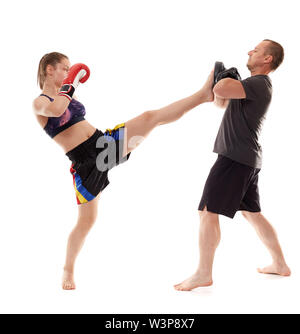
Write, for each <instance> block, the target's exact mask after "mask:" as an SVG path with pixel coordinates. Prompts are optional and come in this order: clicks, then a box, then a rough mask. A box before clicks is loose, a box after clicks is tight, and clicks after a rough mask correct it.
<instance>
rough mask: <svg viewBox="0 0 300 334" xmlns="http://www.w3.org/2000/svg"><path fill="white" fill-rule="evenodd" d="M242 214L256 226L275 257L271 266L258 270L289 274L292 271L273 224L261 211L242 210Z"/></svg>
mask: <svg viewBox="0 0 300 334" xmlns="http://www.w3.org/2000/svg"><path fill="white" fill-rule="evenodd" d="M242 214H243V216H244V217H245V218H246V219H247V220H248V221H249V222H250V224H251V225H252V226H253V227H254V229H255V230H256V233H257V234H258V236H259V238H260V239H261V241H262V242H263V243H264V244H265V246H266V247H267V248H268V250H269V252H270V254H271V256H272V259H273V263H272V264H271V265H270V266H267V267H265V268H262V269H261V268H258V269H257V270H258V272H260V273H263V274H278V275H282V276H289V275H290V274H291V271H290V268H289V267H288V266H287V264H286V262H285V259H284V256H283V253H282V250H281V247H280V244H279V241H278V238H277V234H276V232H275V230H274V228H273V227H272V225H271V224H270V223H269V222H268V220H267V219H266V218H265V217H264V216H263V215H262V214H261V212H249V211H242Z"/></svg>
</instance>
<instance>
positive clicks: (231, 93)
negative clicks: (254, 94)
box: [213, 78, 246, 99]
mask: <svg viewBox="0 0 300 334" xmlns="http://www.w3.org/2000/svg"><path fill="white" fill-rule="evenodd" d="M213 92H214V94H215V96H217V97H218V98H223V99H244V98H246V93H245V90H244V87H243V85H242V84H241V82H240V81H239V80H235V79H231V78H225V79H222V80H220V81H218V82H217V84H216V85H215V87H214V88H213Z"/></svg>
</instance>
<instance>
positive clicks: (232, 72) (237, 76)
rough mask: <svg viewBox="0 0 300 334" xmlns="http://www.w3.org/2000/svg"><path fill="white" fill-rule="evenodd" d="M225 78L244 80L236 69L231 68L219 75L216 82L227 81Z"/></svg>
mask: <svg viewBox="0 0 300 334" xmlns="http://www.w3.org/2000/svg"><path fill="white" fill-rule="evenodd" d="M225 78H231V79H235V80H242V78H241V76H240V74H239V72H238V70H237V69H236V68H235V67H231V68H229V69H228V70H225V71H223V72H220V73H218V75H217V77H216V82H218V81H220V80H222V79H225Z"/></svg>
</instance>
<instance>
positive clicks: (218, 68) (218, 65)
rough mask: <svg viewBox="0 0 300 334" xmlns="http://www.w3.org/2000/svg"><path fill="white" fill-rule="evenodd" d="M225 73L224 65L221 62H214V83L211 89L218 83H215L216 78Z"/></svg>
mask: <svg viewBox="0 0 300 334" xmlns="http://www.w3.org/2000/svg"><path fill="white" fill-rule="evenodd" d="M224 71H226V68H225V66H224V64H223V63H222V62H221V61H216V62H215V70H214V83H213V87H214V85H215V84H216V83H217V82H218V81H217V77H218V75H219V74H220V73H221V72H224Z"/></svg>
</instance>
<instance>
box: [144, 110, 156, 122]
mask: <svg viewBox="0 0 300 334" xmlns="http://www.w3.org/2000/svg"><path fill="white" fill-rule="evenodd" d="M142 118H143V121H144V122H145V123H148V124H153V125H156V123H157V124H158V122H157V110H148V111H145V112H143V113H142Z"/></svg>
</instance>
